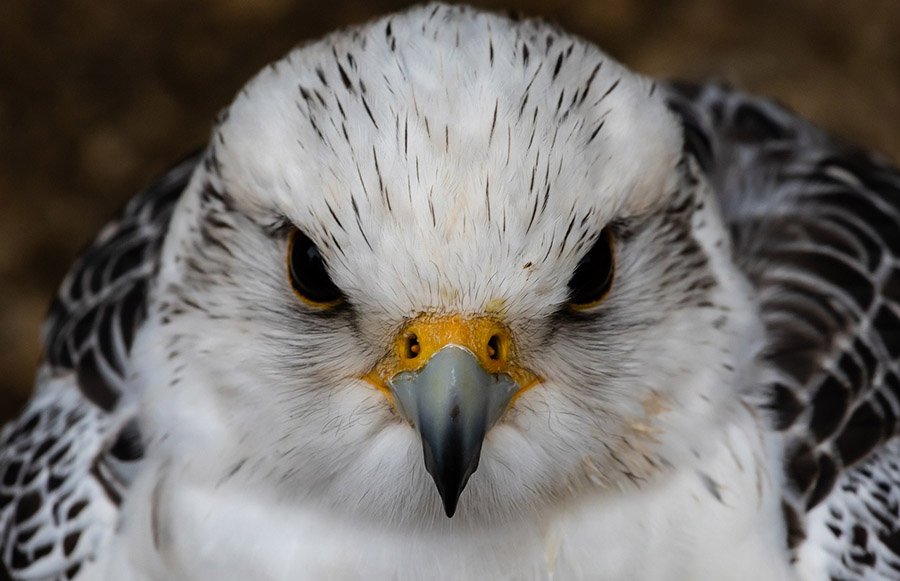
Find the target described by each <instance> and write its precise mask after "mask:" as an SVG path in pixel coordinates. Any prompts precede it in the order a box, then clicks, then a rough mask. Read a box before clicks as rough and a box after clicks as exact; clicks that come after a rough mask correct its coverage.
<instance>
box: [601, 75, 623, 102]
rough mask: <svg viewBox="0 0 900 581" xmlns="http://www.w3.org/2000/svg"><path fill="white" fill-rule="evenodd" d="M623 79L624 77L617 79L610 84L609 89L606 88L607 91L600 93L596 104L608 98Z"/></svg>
mask: <svg viewBox="0 0 900 581" xmlns="http://www.w3.org/2000/svg"><path fill="white" fill-rule="evenodd" d="M621 80H622V79H616V80H615V82H613V84H612V85H610V86H609V88H608V89H606V92H605V93H603V94H602V95H600V98H599V99H597V100H596V101H595V102H594V106H597V105H599V104H600V102H601V101H603V99H605V98H607V97H608V96H609V94H610V93H612V92H613V91H614V90H615V89H616V87H618V86H619V82H620V81H621Z"/></svg>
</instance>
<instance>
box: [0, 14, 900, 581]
mask: <svg viewBox="0 0 900 581" xmlns="http://www.w3.org/2000/svg"><path fill="white" fill-rule="evenodd" d="M898 260H900V174H898V172H897V170H896V169H894V168H893V167H891V166H890V165H889V163H888V162H886V161H885V160H883V159H881V158H879V157H878V156H876V155H874V154H871V153H868V152H866V151H863V150H861V149H858V148H856V147H854V146H852V145H849V144H847V143H845V142H843V141H841V140H840V139H837V138H834V137H832V136H830V135H828V134H826V133H825V132H824V131H822V130H821V129H819V128H817V127H816V126H814V125H812V124H810V123H808V122H806V121H804V120H802V119H800V118H798V117H797V116H795V115H794V114H792V113H791V112H789V111H787V110H785V109H784V108H783V107H781V106H779V105H776V104H773V103H772V102H770V101H768V100H764V99H760V98H756V97H753V96H750V95H747V94H744V93H741V92H739V91H737V90H733V89H730V88H727V87H723V86H717V85H680V84H673V83H663V82H657V81H653V80H651V79H648V78H645V77H643V76H641V75H638V74H635V73H633V72H631V71H629V70H627V69H625V68H624V67H623V66H622V65H620V64H619V63H617V62H615V61H614V60H612V59H611V58H610V57H608V56H607V55H605V54H604V53H603V52H601V51H600V50H599V49H597V48H596V47H595V46H593V45H592V44H590V43H588V42H586V41H584V40H582V39H580V38H577V37H575V36H572V35H570V34H567V33H566V32H564V31H562V30H560V29H558V28H557V27H555V26H553V25H550V24H546V23H543V22H541V21H536V20H530V19H517V18H514V17H505V16H498V15H494V14H490V13H485V12H481V11H478V10H474V9H470V8H465V7H450V6H444V5H440V4H433V5H428V6H424V7H417V8H413V9H411V10H408V11H406V12H403V13H399V14H395V15H392V16H388V17H385V18H382V19H380V20H376V21H374V22H372V23H369V24H367V25H364V26H361V27H357V28H349V29H346V30H342V31H339V32H336V33H334V34H332V35H330V36H327V37H325V38H324V39H322V40H320V41H317V42H312V43H309V44H306V45H303V46H301V47H298V48H296V49H295V50H293V51H291V52H290V53H289V54H288V55H287V56H286V57H285V58H283V59H282V60H280V61H278V62H275V63H274V64H272V65H271V66H269V67H268V68H266V69H264V70H263V71H262V72H260V73H259V74H258V75H257V76H256V77H255V78H254V79H253V80H252V81H251V82H250V83H249V84H248V85H247V86H246V87H245V88H244V89H243V90H242V91H241V92H240V93H239V94H238V96H237V97H236V99H235V100H234V102H233V103H232V104H231V105H230V106H229V107H228V108H227V109H226V110H225V111H224V112H223V113H222V115H221V117H220V118H219V119H218V121H217V124H216V126H215V129H214V130H213V132H212V136H211V139H210V141H209V144H208V146H207V147H206V148H205V149H204V150H203V151H202V152H201V153H199V154H198V155H196V156H194V157H190V158H189V159H187V160H185V161H183V162H182V163H180V164H179V165H177V166H176V167H175V168H174V169H172V170H171V171H170V172H169V173H167V174H166V175H164V176H162V177H161V178H160V179H159V180H158V181H156V182H155V183H154V184H153V185H152V186H150V187H149V188H148V189H146V190H145V191H143V192H142V193H140V194H138V195H137V196H136V197H135V198H134V199H132V200H131V201H130V203H129V204H128V205H127V206H126V207H125V208H124V211H123V212H122V213H121V215H120V216H119V217H118V218H117V219H116V220H115V221H113V222H112V223H111V224H110V225H109V226H107V227H106V228H105V229H104V230H103V231H102V232H101V233H100V235H99V236H98V238H97V239H96V241H95V242H94V243H93V245H92V246H91V247H90V248H88V250H87V251H86V252H85V254H84V255H83V256H82V257H81V258H80V259H79V260H78V262H77V263H76V264H75V266H74V268H73V270H72V271H71V273H70V274H69V275H68V276H67V277H66V279H65V280H64V282H63V283H62V287H61V289H60V291H59V294H58V296H57V297H56V299H55V301H54V302H53V305H52V307H51V311H50V315H49V320H48V322H47V325H46V327H45V329H44V335H43V338H44V343H45V347H46V352H45V357H44V360H43V362H42V364H41V367H40V370H39V372H38V377H37V384H36V390H35V393H34V396H33V399H32V400H31V402H30V404H29V405H28V406H27V408H26V409H25V411H24V412H23V413H22V415H21V416H20V417H19V418H18V419H17V420H15V421H13V422H12V423H11V424H10V425H8V426H7V427H6V428H5V429H4V430H3V432H2V438H0V440H2V451H0V547H2V552H0V562H2V570H3V571H5V575H6V576H7V577H8V578H11V579H14V580H17V581H18V580H37V579H54V580H56V579H60V580H62V579H75V580H78V581H84V580H99V579H102V580H123V579H124V580H131V579H134V580H170V579H178V580H209V579H255V580H271V581H276V580H278V581H280V580H288V579H426V578H427V579H604V580H628V581H636V580H665V579H671V580H719V581H720V580H760V579H765V580H818V579H839V580H849V579H866V580H887V579H900V518H898V506H900V455H898V453H900V440H898V438H897V437H896V436H897V428H898V425H897V424H898V423H897V418H898V415H900V399H898V396H900V392H898V390H900V375H898V374H900V369H898V363H897V361H898V359H897V356H898V352H900V335H898V333H900V305H898V299H900V262H898Z"/></svg>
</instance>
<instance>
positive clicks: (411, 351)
mask: <svg viewBox="0 0 900 581" xmlns="http://www.w3.org/2000/svg"><path fill="white" fill-rule="evenodd" d="M421 350H422V346H421V345H419V338H418V337H417V336H416V334H415V333H410V334H409V335H407V336H406V350H405V352H404V355H406V358H407V359H415V358H416V357H418V356H419V352H420V351H421Z"/></svg>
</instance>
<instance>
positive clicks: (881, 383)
mask: <svg viewBox="0 0 900 581" xmlns="http://www.w3.org/2000/svg"><path fill="white" fill-rule="evenodd" d="M669 91H670V93H669V95H670V104H671V107H672V109H673V111H675V112H676V113H677V114H678V115H679V116H680V117H681V119H682V122H683V124H684V126H685V135H686V142H685V147H686V148H687V149H688V151H690V152H691V154H693V155H694V156H696V157H697V158H698V160H700V163H701V165H702V166H703V167H704V168H705V170H706V173H707V175H708V176H709V179H710V180H711V183H712V185H713V188H714V189H715V190H716V192H717V194H718V196H719V198H720V200H721V205H722V208H723V212H724V214H725V218H726V221H727V223H728V226H729V227H730V229H731V232H732V234H733V240H734V258H735V260H736V262H737V263H738V265H739V266H740V267H741V269H742V270H743V271H744V272H745V273H746V274H747V276H748V278H749V279H750V281H751V283H752V284H753V285H754V286H755V287H756V289H757V292H758V296H759V300H760V305H761V311H762V314H763V318H764V322H765V326H766V329H767V336H768V341H767V345H766V348H765V350H764V357H765V359H766V360H767V361H768V362H769V363H770V364H771V369H772V371H773V372H774V378H773V381H772V385H771V392H770V394H769V403H768V406H767V407H768V408H769V409H770V411H771V412H772V416H773V426H774V428H775V429H777V430H780V431H782V432H784V434H785V436H786V441H787V448H786V450H785V459H784V461H785V473H786V475H787V477H788V480H789V490H788V491H787V492H786V497H785V504H784V506H785V509H786V513H787V517H788V518H789V522H792V523H793V522H802V519H800V518H799V514H802V513H804V512H808V511H815V514H812V513H811V514H810V519H809V528H807V530H806V531H804V530H803V528H802V527H796V526H792V527H789V528H790V529H791V533H792V534H791V537H792V538H791V539H789V541H790V544H791V546H798V545H799V544H800V543H801V542H802V541H803V540H804V537H806V536H808V538H809V543H814V544H816V546H817V547H819V548H824V547H825V546H826V545H827V546H828V549H827V555H828V562H829V574H830V575H832V577H833V578H836V579H844V578H852V579H859V578H863V577H860V574H859V571H861V570H863V569H865V570H866V571H868V573H867V575H869V576H866V577H865V578H867V579H869V578H871V579H888V578H890V579H897V578H900V567H898V566H897V564H898V563H900V553H898V551H900V542H898V540H897V539H898V538H900V537H898V535H900V518H898V517H900V515H898V502H896V499H895V497H896V496H897V491H898V490H900V471H898V470H897V469H896V458H897V456H896V452H897V449H898V443H897V442H898V438H897V430H898V423H897V418H898V415H900V381H898V377H900V370H898V355H900V173H898V171H897V169H895V168H894V167H892V166H891V165H890V164H889V163H888V162H887V161H886V160H884V159H881V158H879V157H878V156H876V155H874V154H870V153H867V152H864V151H862V150H860V149H858V148H856V147H854V146H851V145H849V144H847V143H844V142H843V141H841V140H840V139H838V138H835V137H833V136H830V135H828V134H827V133H825V132H824V131H823V130H821V129H819V128H818V127H816V126H814V125H812V124H811V123H808V122H806V121H804V120H802V119H800V118H799V117H797V116H796V115H794V114H793V113H791V112H789V111H788V110H786V109H785V108H783V107H781V106H779V105H777V104H775V103H773V102H771V101H767V100H764V99H759V98H755V97H751V96H749V95H746V94H743V93H741V92H739V91H735V90H732V89H728V88H725V87H721V86H714V85H707V86H688V85H677V84H675V85H671V86H670V87H669ZM882 488H884V489H885V491H884V492H883V493H881V492H878V491H879V490H881V489H882ZM859 494H868V495H870V496H871V497H872V498H873V499H874V500H873V501H872V503H869V504H867V505H866V506H867V507H868V508H867V509H866V510H861V509H860V510H855V511H852V512H851V511H848V510H845V509H842V510H840V511H838V512H840V514H841V519H836V517H833V516H832V517H826V518H820V517H821V514H822V513H823V512H824V513H825V514H826V515H827V514H828V513H829V511H830V510H836V511H837V509H838V508H840V507H844V508H846V506H847V505H853V506H857V505H858V503H856V504H854V503H855V502H856V501H853V500H852V498H851V497H854V496H856V495H859ZM838 520H840V523H838ZM829 526H831V527H833V530H832V529H829ZM835 531H839V532H835ZM823 536H828V537H829V538H832V537H835V536H840V538H841V541H840V542H837V543H834V542H832V543H825V542H824V541H823V540H822V538H823ZM879 539H891V540H889V541H884V542H881V541H879ZM832 540H834V539H833V538H832ZM809 543H808V544H809ZM876 544H877V545H878V546H877V548H873V547H874V545H876ZM848 563H850V564H853V565H852V566H850V565H848ZM860 568H862V569H860Z"/></svg>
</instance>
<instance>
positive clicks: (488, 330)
mask: <svg viewBox="0 0 900 581" xmlns="http://www.w3.org/2000/svg"><path fill="white" fill-rule="evenodd" d="M447 345H457V346H459V347H462V348H464V349H468V350H469V351H471V352H472V353H473V354H474V355H475V357H477V358H478V361H479V362H480V363H481V366H482V367H483V368H484V370H485V371H487V372H488V373H505V374H507V375H509V376H510V377H512V378H513V380H514V381H515V382H516V383H517V384H518V385H519V391H518V392H517V393H516V395H515V396H514V398H513V399H515V397H518V396H519V394H521V393H522V392H523V391H525V390H526V389H528V388H530V387H532V386H534V385H535V384H537V383H538V382H539V381H540V378H539V377H538V376H537V375H536V374H535V373H534V372H532V371H531V370H529V369H526V368H525V367H522V366H520V365H518V364H517V363H516V361H515V344H514V342H513V340H512V337H511V334H510V332H509V329H508V328H507V327H506V326H505V325H503V323H501V322H500V321H498V320H496V319H494V318H492V317H463V316H462V315H440V316H439V315H430V314H425V315H420V316H418V317H416V318H415V319H413V320H412V321H410V322H409V323H408V324H407V325H406V326H405V327H404V328H403V329H402V330H401V331H400V333H399V334H398V335H397V336H396V337H395V338H394V342H393V345H392V348H391V350H390V351H389V352H388V354H387V355H386V356H385V357H384V358H383V359H382V360H381V361H379V362H378V363H377V364H376V365H375V367H374V368H373V369H372V371H370V372H369V373H368V374H366V375H365V377H364V379H365V380H366V381H368V382H370V383H372V384H373V385H374V386H375V387H377V388H378V389H380V390H381V391H383V392H384V393H385V395H387V397H388V399H389V400H391V403H392V404H393V398H392V397H391V394H390V390H389V388H388V387H387V382H388V381H389V380H390V379H391V378H392V377H394V376H395V375H397V374H398V373H402V372H404V371H417V370H419V369H421V368H422V367H424V366H425V364H426V363H428V360H429V359H431V357H432V355H434V354H435V353H437V352H438V351H440V350H441V349H443V348H444V347H446V346H447Z"/></svg>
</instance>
